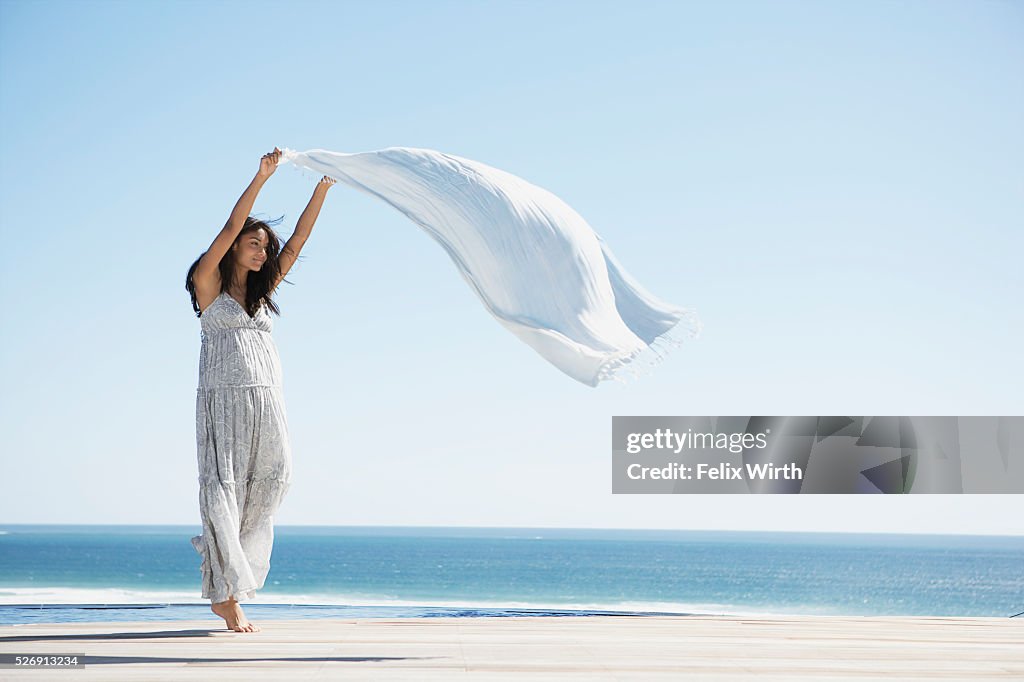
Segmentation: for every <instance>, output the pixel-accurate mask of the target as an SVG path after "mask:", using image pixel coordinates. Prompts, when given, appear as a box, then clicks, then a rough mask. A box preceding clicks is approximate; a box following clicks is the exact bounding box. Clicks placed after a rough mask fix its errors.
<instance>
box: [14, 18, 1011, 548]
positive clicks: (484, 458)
mask: <svg viewBox="0 0 1024 682" xmlns="http://www.w3.org/2000/svg"><path fill="white" fill-rule="evenodd" d="M1022 38H1024V7H1022V5H1021V4H1019V3H1014V2H937V1H929V2H923V1H921V2H900V3H897V2H829V3H825V2H771V3H768V2H750V3H741V2H727V3H682V2H662V3H655V2H645V3H637V4H630V5H629V6H627V5H625V4H623V3H602V2H568V1H562V2H556V3H542V2H431V3H420V2H411V1H410V2H384V3H356V2H337V3H327V2H325V3H308V2H307V3H303V2H291V3H283V2H281V3H276V2H275V3H269V2H255V3H254V2H210V3H198V2H196V3H186V2H174V3H171V2H165V3H161V2H147V3H121V2H118V3H112V2H111V3H107V2H102V3H101V2H85V1H80V2H67V3H58V2H11V1H9V0H8V1H5V2H3V3H0V125H2V130H3V143H4V147H5V150H4V151H5V153H4V154H3V156H2V159H0V180H2V182H0V198H2V202H3V206H4V211H3V215H2V218H0V220H2V223H0V225H2V235H3V238H4V241H5V242H6V243H7V244H9V246H10V251H9V257H8V258H7V263H6V267H5V268H4V269H3V271H2V275H0V277H2V279H0V285H2V287H3V290H4V291H5V292H7V294H8V296H7V300H6V305H7V310H6V315H5V320H4V322H3V329H4V331H3V351H4V352H3V354H2V358H0V363H2V364H0V371H2V372H3V375H4V377H5V378H6V382H7V385H6V390H5V391H3V394H2V396H3V397H2V405H0V407H2V416H0V419H2V420H3V423H2V428H3V433H4V435H5V441H6V442H5V444H4V452H5V454H4V465H5V469H6V471H5V482H6V485H5V494H4V495H3V496H0V521H3V522H8V523H45V522H55V523H74V522H78V523H195V524H198V523H199V515H198V514H199V512H198V496H197V488H196V458H195V425H194V410H195V386H196V381H197V374H198V353H199V321H198V319H197V318H195V316H194V313H193V312H192V309H191V305H190V302H189V299H188V295H187V294H186V292H185V290H184V278H185V273H186V271H187V269H188V266H189V265H190V264H191V263H192V261H193V260H194V259H195V258H196V257H197V256H198V255H199V254H200V253H201V252H202V251H203V250H204V249H206V248H207V247H208V246H209V244H210V242H211V241H212V240H213V238H214V237H215V236H216V233H217V231H218V230H219V229H220V228H221V226H222V225H223V224H224V221H225V220H226V218H227V216H228V214H229V213H230V211H231V208H232V206H233V205H234V203H235V201H236V200H237V198H238V196H239V195H240V194H241V192H242V191H243V189H244V188H245V187H246V185H247V184H248V182H249V180H250V179H251V178H252V176H253V174H254V173H255V172H256V169H257V167H258V164H259V158H260V156H261V155H262V154H263V153H265V152H267V151H270V150H272V149H273V147H274V146H275V145H277V146H279V147H290V148H293V149H298V150H306V149H311V148H323V149H330V150H335V151H346V152H354V151H366V150H372V149H380V148H383V147H388V146H413V147H427V148H432V149H438V150H441V151H444V152H448V153H451V154H456V155H459V156H464V157H467V158H471V159H475V160H478V161H482V162H484V163H487V164H489V165H492V166H496V167H498V168H502V169H504V170H507V171H510V172H512V173H515V174H517V175H520V176H522V177H523V178H526V179H527V180H529V181H531V182H533V183H535V184H537V185H540V186H541V187H544V188H546V189H548V190H550V191H552V192H554V193H555V194H557V195H559V196H560V197H561V198H563V199H564V200H565V201H567V202H568V203H569V204H570V205H572V206H573V207H574V208H575V209H576V210H577V211H578V212H579V213H580V214H581V215H583V216H584V217H585V218H586V219H587V220H588V221H589V222H590V224H591V226H592V227H593V228H594V229H595V231H597V232H598V233H599V234H601V235H602V237H604V239H605V240H606V241H607V242H608V244H609V245H610V246H611V248H612V249H613V250H614V252H615V254H616V256H617V258H618V259H619V260H620V261H621V262H622V264H623V265H624V266H625V267H626V268H627V270H628V271H629V272H630V274H632V275H633V276H634V277H635V278H636V279H637V280H638V281H640V282H641V283H642V284H643V285H644V286H645V287H646V288H647V289H649V290H650V291H651V292H653V293H654V294H656V295H657V296H659V297H661V298H663V299H664V300H666V301H669V302H672V303H675V304H679V305H684V306H692V307H694V308H696V310H697V311H698V313H699V314H700V316H701V319H702V320H703V322H704V333H703V334H702V336H701V338H700V339H699V340H696V341H692V342H690V343H689V344H688V345H687V346H686V347H684V348H682V349H679V350H676V351H674V352H673V353H672V354H671V355H669V357H668V358H667V359H666V360H665V362H664V363H662V364H661V365H660V366H659V367H657V368H656V369H655V370H654V374H653V375H652V376H649V377H645V378H643V379H641V380H638V381H636V382H633V383H630V384H628V385H620V384H617V383H607V384H604V385H602V386H600V387H598V388H596V389H595V388H590V387H587V386H584V385H582V384H579V383H577V382H575V381H573V380H572V379H570V378H568V377H566V376H565V375H563V374H562V373H561V372H559V371H558V370H557V369H555V368H554V367H552V366H551V365H549V364H548V363H547V362H545V361H544V360H543V359H541V358H540V356H538V355H537V354H536V353H535V352H534V351H533V350H532V349H530V348H529V347H528V346H526V345H525V344H524V343H522V342H521V341H519V340H518V339H516V338H515V337H514V336H512V335H511V334H509V333H508V332H507V331H505V330H504V329H503V328H502V327H501V326H500V325H499V324H498V323H497V321H495V320H494V319H493V318H491V317H490V316H489V314H487V312H486V311H485V309H484V308H483V306H482V305H481V304H480V302H479V301H478V300H477V299H476V297H475V295H474V294H473V293H472V292H471V291H470V289H469V288H468V287H467V286H466V284H465V282H464V281H463V280H462V279H461V277H460V276H459V274H458V272H457V270H456V269H455V267H454V266H453V264H452V263H451V262H450V260H449V259H448V256H447V255H446V254H445V253H444V252H443V250H442V249H441V248H440V247H439V246H438V245H437V244H435V243H434V242H433V241H432V240H431V239H430V238H429V237H428V236H427V235H426V234H425V233H423V232H421V231H419V229H418V228H416V226H414V225H413V224H412V223H410V222H409V221H408V220H406V219H405V218H404V217H403V216H401V215H400V214H399V213H398V212H397V211H394V210H393V209H391V208H390V207H388V206H386V205H385V204H384V203H383V202H380V201H378V200H375V199H374V198H372V197H370V196H367V195H365V194H362V193H360V192H358V191H356V190H354V189H352V188H349V187H346V186H344V185H341V184H339V185H337V186H336V187H334V188H332V189H331V190H330V192H329V194H328V197H327V201H326V203H325V205H324V208H323V210H322V212H321V214H320V218H319V220H318V222H317V225H316V227H315V229H314V232H313V235H312V237H311V238H310V240H309V241H308V242H307V244H306V247H305V249H304V250H303V254H302V256H303V258H302V259H301V260H300V261H299V263H298V264H297V265H296V266H295V268H293V270H292V271H291V273H290V274H289V277H288V279H289V280H290V281H292V282H294V283H295V285H294V286H288V285H285V286H284V288H283V291H282V292H281V293H280V295H279V297H278V303H279V305H280V306H281V308H282V311H283V316H282V317H281V318H275V330H274V337H275V340H276V342H277V345H278V348H279V350H280V353H281V357H282V364H283V366H284V382H285V388H284V390H285V399H286V402H287V409H288V415H289V426H290V429H291V433H292V446H293V456H294V460H295V470H294V475H295V477H296V478H295V482H294V485H293V488H292V492H291V493H290V497H289V498H288V499H287V500H286V502H285V504H284V506H283V507H282V509H281V511H280V513H279V514H278V516H277V518H276V521H277V523H279V524H297V523H310V524H314V523H315V524H321V523H322V524H340V525H356V524H389V525H495V526H548V527H557V526H563V527H636V528H738V529H751V530H758V529H781V530H836V531H846V530H848V531H862V530H866V531H870V530H879V531H906V532H984V533H997V532H998V533H1024V528H1021V525H1020V523H1019V521H1015V520H1014V519H1013V518H1012V516H1011V513H1010V512H1011V510H1013V509H1017V508H1019V505H1020V500H1021V497H1020V496H1019V495H1018V496H912V497H903V498H897V497H888V498H883V497H880V496H879V497H876V496H863V497H853V496H792V497H788V496H753V495H751V496H735V495H722V496H706V495H703V496H689V497H688V496H683V495H612V494H611V493H610V489H611V469H610V464H611V452H610V436H611V416H612V415H623V414H637V415H642V414H665V415H751V414H768V415H799V414H820V415H828V414H853V415H875V414H902V415H926V414H947V415H992V414H1021V413H1024V394H1022V392H1021V389H1020V387H1021V385H1022V383H1024V370H1022V367H1024V363H1022V362H1021V360H1020V355H1019V349H1018V350H1015V349H1017V348H1018V346H1019V339H1020V337H1021V336H1022V333H1024V313H1022V312H1021V310H1022V307H1021V306H1020V304H1019V300H1018V299H1019V297H1020V292H1021V291H1022V290H1024V287H1022V285H1024V282H1022V279H1024V278H1022V275H1021V268H1020V267H1019V265H1018V261H1019V256H1020V252H1021V247H1022V246H1024V236H1022V235H1024V232H1022V229H1021V228H1022V227H1024V226H1022V217H1024V210H1022V209H1024V168H1022V163H1021V159H1024V127H1022V126H1021V125H1020V122H1021V121H1022V120H1024V39H1022ZM312 187H313V181H312V180H310V179H309V178H307V177H303V176H302V174H301V173H299V172H298V171H296V170H294V169H293V168H292V167H285V166H282V167H281V168H279V169H278V171H277V173H275V175H274V176H273V177H272V178H271V179H270V181H269V182H268V183H267V185H266V186H265V187H264V189H263V191H262V192H261V194H260V196H259V198H258V199H257V201H256V205H255V207H254V211H253V212H254V214H256V215H259V216H261V217H277V216H280V215H283V216H284V217H285V220H284V222H283V223H282V224H281V225H280V226H279V227H278V231H279V233H280V234H281V235H282V236H283V237H285V238H287V237H288V236H289V235H290V233H291V229H292V228H293V227H294V224H295V221H296V220H297V218H298V216H299V214H300V213H301V211H302V209H303V208H304V206H305V204H306V202H307V201H308V199H309V195H310V193H311V192H312Z"/></svg>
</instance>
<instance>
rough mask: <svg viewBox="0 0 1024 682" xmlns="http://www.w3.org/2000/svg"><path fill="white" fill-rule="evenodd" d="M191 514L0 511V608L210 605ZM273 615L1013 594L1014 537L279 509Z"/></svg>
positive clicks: (1000, 601) (936, 608)
mask: <svg viewBox="0 0 1024 682" xmlns="http://www.w3.org/2000/svg"><path fill="white" fill-rule="evenodd" d="M200 532H201V529H200V528H199V527H198V526H140V525H135V526H132V525H126V526H101V525H80V526H75V525H14V524H0V623H3V624H21V623H30V622H71V621H75V622H82V621H118V620H154V621H156V620H180V619H202V618H210V619H211V620H214V619H217V617H216V616H214V615H213V614H212V613H211V612H210V610H209V600H204V599H202V598H201V596H200V594H201V593H200V586H199V578H200V574H199V564H200V557H199V555H198V554H197V553H196V552H195V550H194V549H193V548H192V546H191V544H190V543H189V538H190V537H191V536H193V535H198V534H199V533H200ZM275 534H276V537H275V542H274V552H273V556H272V558H271V568H270V575H269V576H268V578H267V582H266V585H265V587H264V589H263V590H261V591H260V592H259V593H258V596H257V598H256V599H255V600H253V601H247V602H242V606H243V607H244V608H245V611H246V615H247V616H248V617H249V618H250V619H252V620H254V621H256V622H259V620H261V619H262V620H267V619H274V618H289V619H292V618H318V617H331V618H375V617H381V618H383V617H387V618H395V617H412V616H419V617H424V616H427V617H429V616H464V617H474V616H508V617H514V616H519V615H550V616H581V615H590V614H595V613H600V614H621V615H637V614H650V613H660V614H725V615H749V616H772V615H792V614H805V615H846V616H862V615H863V616H990V617H1008V616H1012V615H1014V614H1017V613H1019V612H1022V611H1024V537H1012V536H955V535H896V534H847V533H782V532H738V531H661V530H612V529H609V530H601V529H551V528H461V527H460V528H444V527H372V526H371V527H346V526H278V527H276V529H275Z"/></svg>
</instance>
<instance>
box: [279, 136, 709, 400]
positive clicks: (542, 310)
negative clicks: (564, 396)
mask: <svg viewBox="0 0 1024 682" xmlns="http://www.w3.org/2000/svg"><path fill="white" fill-rule="evenodd" d="M282 152H283V153H282V154H281V158H280V161H279V165H280V164H283V163H288V162H290V163H292V164H294V165H295V166H296V167H297V168H299V169H300V170H303V171H304V174H305V171H310V172H312V173H313V174H316V175H317V176H319V175H328V176H330V177H332V178H334V179H336V180H338V181H339V182H344V183H347V184H349V185H351V186H353V187H355V188H357V189H359V190H362V191H364V192H367V193H369V194H371V195H373V196H375V197H377V198H379V199H381V200H382V201H385V202H387V203H388V204H390V205H391V206H393V207H395V208H396V209H398V210H399V211H401V212H402V213H403V214H405V215H406V216H407V217H408V218H409V219H410V220H411V221H412V222H413V223H415V224H416V225H418V226H419V227H420V228H422V229H423V230H424V231H426V233H427V234H429V235H430V236H431V237H432V238H433V239H434V240H435V241H437V243H438V244H439V245H440V246H441V247H442V248H443V249H445V251H447V253H448V255H449V256H450V257H451V259H452V262H454V264H455V266H456V267H457V268H458V270H459V272H460V273H461V274H462V277H463V278H464V279H465V280H466V282H467V283H468V284H469V286H470V287H471V288H472V289H473V291H474V292H475V293H476V295H477V296H478V297H479V298H480V300H481V302H482V303H483V304H484V306H485V307H486V308H487V310H488V311H489V312H490V313H491V315H493V316H494V317H495V318H496V319H497V320H498V322H500V323H501V324H502V325H503V326H504V327H505V328H506V329H508V330H509V331H510V332H512V333H513V334H515V335H516V336H517V337H519V338H520V339H521V340H523V341H524V342H525V343H527V344H529V345H530V346H531V347H532V348H533V349H534V350H536V351H537V352H538V353H539V354H540V355H541V356H542V357H543V358H545V359H546V360H547V361H549V362H550V363H551V364H553V365H554V366H555V367H557V368H558V369H560V370H561V371H563V372H564V373H565V374H567V375H569V376H570V377H572V378H574V379H576V380H578V381H580V382H582V383H584V384H587V385H588V386H597V385H598V384H599V383H600V382H601V381H603V380H606V379H616V380H621V378H620V375H621V373H622V370H624V369H631V370H632V369H636V363H635V360H637V358H640V357H644V356H647V357H649V358H650V360H651V362H650V363H649V364H655V363H656V362H658V361H660V360H661V359H662V358H663V355H662V353H660V352H658V351H659V348H657V347H656V345H660V344H667V345H671V346H678V345H680V339H679V338H678V335H677V334H673V333H670V332H672V331H673V328H677V325H678V328H677V331H678V330H681V331H682V332H683V334H684V335H688V336H691V337H695V336H697V335H698V334H699V332H700V328H701V323H700V321H699V319H698V318H697V315H696V313H695V312H694V311H693V310H690V309H685V308H680V307H677V306H674V305H671V304H668V303H666V302H664V301H661V300H659V299H657V298H655V297H654V296H653V295H652V294H650V293H648V292H647V291H646V290H644V289H643V288H642V287H641V286H640V284H639V283H637V282H636V281H635V280H633V279H632V278H631V277H630V276H629V274H628V273H627V272H626V271H625V269H623V267H622V266H621V265H620V264H619V263H618V261H617V260H616V259H615V257H614V255H613V254H612V252H611V250H610V249H609V248H608V245H607V244H606V243H605V242H604V240H602V239H601V237H599V236H598V235H597V234H596V233H595V232H594V231H593V230H592V229H591V228H590V226H589V225H588V224H587V222H586V221H585V220H584V219H583V218H582V217H581V216H580V215H579V214H578V213H577V212H576V211H575V210H573V209H572V207H570V206H569V205H568V204H566V203H565V202H564V201H562V200H561V199H559V198H558V197H557V196H555V195H554V194H552V193H551V192H549V191H547V190H545V189H542V188H540V187H537V186H536V185H533V184H531V183H529V182H527V181H526V180H523V179H522V178H519V177H517V176H515V175H512V174H511V173H507V172H505V171H502V170H500V169H498V168H494V167H491V166H488V165H486V164H483V163H480V162H478V161H473V160H470V159H465V158H462V157H458V156H453V155H451V154H445V153H442V152H439V151H435V150H432V149H418V148H412V147H388V148H386V149H381V150H378V151H370V152H358V153H343V152H334V151H327V150H323V149H314V150H310V151H306V152H299V151H295V150H292V149H288V148H285V149H283V150H282ZM647 351H651V352H650V353H648V352H647ZM630 363H633V364H632V365H630ZM633 373H634V374H636V372H635V371H634V372H633Z"/></svg>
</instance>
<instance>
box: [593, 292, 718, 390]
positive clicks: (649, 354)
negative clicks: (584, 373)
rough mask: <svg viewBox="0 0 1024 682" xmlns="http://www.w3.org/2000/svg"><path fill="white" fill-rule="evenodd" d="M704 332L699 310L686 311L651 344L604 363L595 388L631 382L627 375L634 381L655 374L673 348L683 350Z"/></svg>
mask: <svg viewBox="0 0 1024 682" xmlns="http://www.w3.org/2000/svg"><path fill="white" fill-rule="evenodd" d="M703 329H704V323H703V322H701V321H700V318H699V317H698V316H697V311H696V310H693V309H684V310H683V311H682V315H681V316H680V318H679V320H678V321H677V322H676V323H675V324H674V325H672V326H671V327H669V328H668V329H667V330H665V331H664V332H662V333H661V334H659V335H658V336H657V337H655V339H654V340H653V341H652V342H651V343H650V344H648V345H646V346H644V347H643V348H639V349H637V350H634V351H626V352H623V353H620V354H619V355H615V356H612V357H610V358H608V359H607V360H605V361H604V362H603V363H601V366H600V367H599V368H598V370H597V374H596V376H595V383H594V385H595V386H597V385H598V384H600V383H601V382H602V381H607V380H612V381H617V382H619V383H620V384H626V383H629V381H627V380H626V379H625V378H623V376H622V375H623V374H628V375H629V376H630V377H631V379H639V378H641V377H644V376H650V375H652V374H653V372H652V371H651V368H653V367H656V366H657V365H659V364H661V363H662V362H663V361H664V360H665V358H666V357H668V353H669V352H670V351H671V350H672V349H674V348H682V347H683V346H684V345H685V343H684V342H685V341H686V340H687V339H696V338H698V337H699V336H700V333H701V331H702V330H703Z"/></svg>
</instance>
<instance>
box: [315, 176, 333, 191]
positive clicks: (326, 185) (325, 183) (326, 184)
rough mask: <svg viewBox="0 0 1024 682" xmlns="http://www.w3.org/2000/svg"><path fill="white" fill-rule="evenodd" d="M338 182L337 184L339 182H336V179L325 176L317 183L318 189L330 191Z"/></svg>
mask: <svg viewBox="0 0 1024 682" xmlns="http://www.w3.org/2000/svg"><path fill="white" fill-rule="evenodd" d="M336 182H337V180H335V179H334V178H332V177H328V176H326V175H325V176H323V177H322V178H320V182H318V183H317V185H316V188H317V189H320V188H323V189H324V190H325V191H326V190H328V189H330V188H331V185H333V184H334V183H336Z"/></svg>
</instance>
